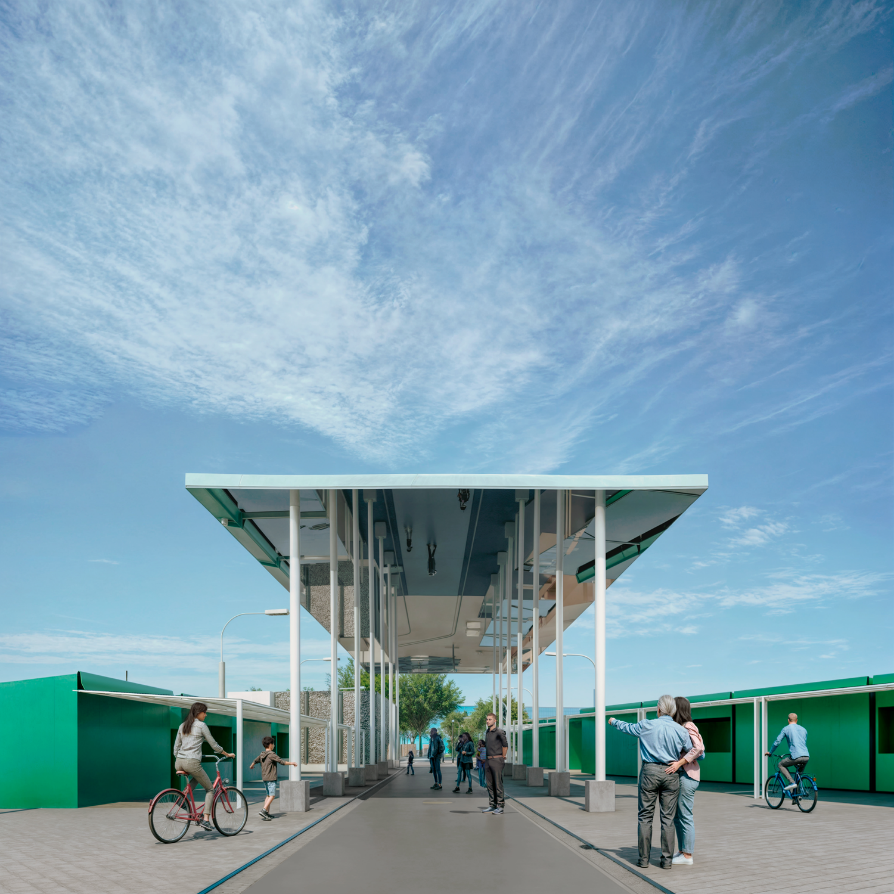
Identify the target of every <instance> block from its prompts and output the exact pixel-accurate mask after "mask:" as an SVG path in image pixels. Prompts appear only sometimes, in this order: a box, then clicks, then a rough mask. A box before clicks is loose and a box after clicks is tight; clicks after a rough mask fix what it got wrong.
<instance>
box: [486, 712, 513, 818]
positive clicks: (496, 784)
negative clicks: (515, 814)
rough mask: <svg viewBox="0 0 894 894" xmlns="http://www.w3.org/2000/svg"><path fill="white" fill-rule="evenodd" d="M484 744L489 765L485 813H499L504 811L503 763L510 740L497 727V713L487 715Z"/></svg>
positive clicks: (487, 768)
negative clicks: (487, 802)
mask: <svg viewBox="0 0 894 894" xmlns="http://www.w3.org/2000/svg"><path fill="white" fill-rule="evenodd" d="M484 745H485V747H486V748H487V767H486V768H485V771H484V778H485V780H486V781H487V797H488V800H489V802H490V803H489V804H488V808H487V810H485V811H484V812H485V813H493V814H499V813H502V812H503V804H504V803H505V802H504V798H503V765H504V764H505V762H506V752H507V751H509V740H508V739H507V738H506V733H504V732H503V730H501V729H497V715H496V714H488V715H487V732H486V733H485V734H484Z"/></svg>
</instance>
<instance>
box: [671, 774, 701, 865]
mask: <svg viewBox="0 0 894 894" xmlns="http://www.w3.org/2000/svg"><path fill="white" fill-rule="evenodd" d="M679 775H680V794H679V796H678V797H677V815H676V817H674V829H676V831H677V841H678V842H679V845H680V851H681V852H682V853H684V854H691V853H692V850H693V848H694V847H695V820H694V819H693V817H692V810H693V807H694V806H695V790H696V789H697V788H698V780H697V779H693V778H692V777H691V776H689V775H688V774H687V773H686V772H685V771H683V770H681V771H680V774H679Z"/></svg>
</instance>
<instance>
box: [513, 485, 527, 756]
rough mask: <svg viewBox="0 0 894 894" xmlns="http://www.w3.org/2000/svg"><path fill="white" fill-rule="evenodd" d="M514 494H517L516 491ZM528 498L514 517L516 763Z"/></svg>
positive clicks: (520, 753) (521, 701)
mask: <svg viewBox="0 0 894 894" xmlns="http://www.w3.org/2000/svg"><path fill="white" fill-rule="evenodd" d="M516 496H517V497H518V496H519V494H518V492H517V491H516ZM527 499H528V494H527V491H525V492H524V495H523V496H521V499H519V501H518V515H517V516H516V518H515V542H516V544H518V621H517V623H516V625H515V675H516V680H517V681H518V696H517V698H516V701H517V703H518V716H517V719H516V722H515V730H516V733H515V736H516V743H517V744H516V746H515V748H516V763H520V764H523V763H524V762H525V748H524V742H523V741H522V735H523V733H522V718H523V717H524V716H525V712H524V693H523V692H522V674H523V673H524V663H523V662H522V607H523V606H524V604H525V501H526V500H527Z"/></svg>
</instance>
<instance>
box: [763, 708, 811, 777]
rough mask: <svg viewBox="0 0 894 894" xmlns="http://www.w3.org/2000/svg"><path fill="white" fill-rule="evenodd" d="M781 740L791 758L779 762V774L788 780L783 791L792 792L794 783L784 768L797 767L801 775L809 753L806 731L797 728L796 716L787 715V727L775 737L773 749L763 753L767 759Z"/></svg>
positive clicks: (800, 727) (799, 727)
mask: <svg viewBox="0 0 894 894" xmlns="http://www.w3.org/2000/svg"><path fill="white" fill-rule="evenodd" d="M783 739H787V740H788V750H789V753H790V754H791V757H786V758H783V760H781V761H779V772H780V773H782V775H783V776H785V778H786V779H787V780H788V783H789V784H788V785H787V786H786V787H785V790H786V791H787V792H792V791H794V790H795V787H796V783H795V780H794V779H792V774H791V773H789V771H788V770H787V769H786V767H797V768H798V772H799V773H803V772H804V767H806V766H807V761H808V760H810V752H809V751H808V750H807V730H806V729H804V727H803V726H798V715H797V714H789V715H788V726H784V727H783V728H782V732H780V733H779V735H778V736H777V737H776V741H775V742H774V743H773V747H772V748H771V749H770V750H769V751H767V752H765V753H766V755H767V757H769V756H770V755H771V754H772V753H773V752H774V751H775V750H776V746H777V745H778V744H779V743H780V742H781V741H782V740H783Z"/></svg>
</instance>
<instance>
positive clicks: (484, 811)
mask: <svg viewBox="0 0 894 894" xmlns="http://www.w3.org/2000/svg"><path fill="white" fill-rule="evenodd" d="M496 809H497V808H496V807H485V808H484V810H482V811H481V812H482V813H493V812H494V811H495V810H496Z"/></svg>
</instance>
